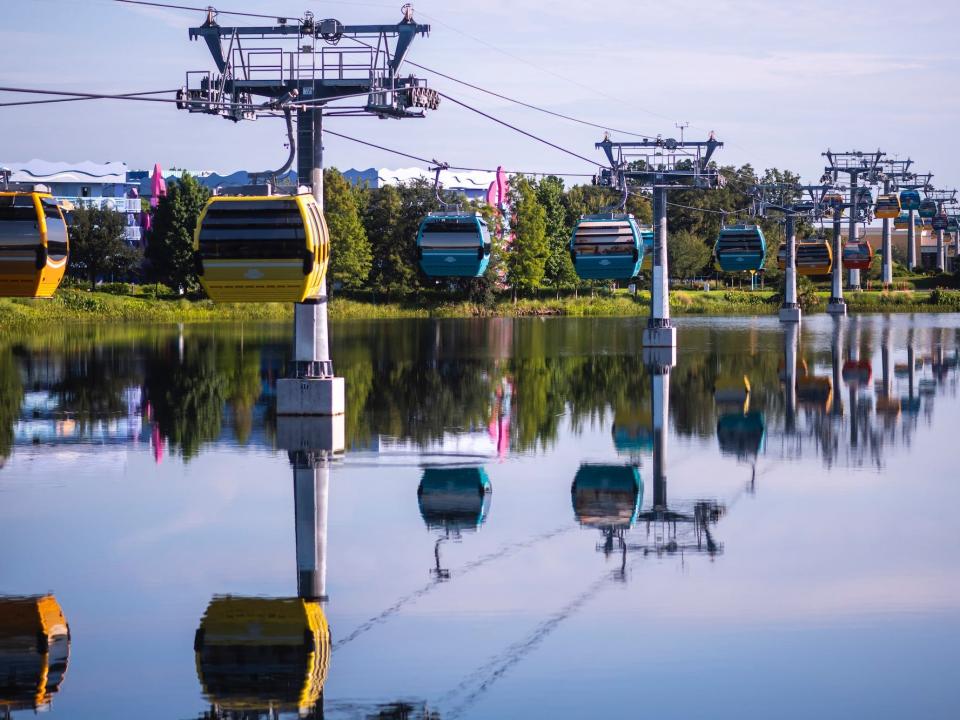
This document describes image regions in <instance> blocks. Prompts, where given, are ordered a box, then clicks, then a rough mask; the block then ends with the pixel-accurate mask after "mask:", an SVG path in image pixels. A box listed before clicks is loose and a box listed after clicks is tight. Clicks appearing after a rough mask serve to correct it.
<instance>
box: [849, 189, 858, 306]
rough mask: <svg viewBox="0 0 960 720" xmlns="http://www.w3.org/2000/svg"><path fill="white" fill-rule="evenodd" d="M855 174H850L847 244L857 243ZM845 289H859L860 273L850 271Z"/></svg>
mask: <svg viewBox="0 0 960 720" xmlns="http://www.w3.org/2000/svg"><path fill="white" fill-rule="evenodd" d="M858 179H859V178H858V177H857V173H855V172H854V173H850V217H849V218H848V219H847V220H848V222H847V225H848V228H847V244H848V245H849V244H850V243H855V242H856V241H857V205H858V204H859V200H860V198H858V197H857V192H858V189H859V186H858V184H857V180H858ZM847 287H848V288H849V289H850V290H859V289H860V271H859V270H851V271H850V273H849V278H848V284H847Z"/></svg>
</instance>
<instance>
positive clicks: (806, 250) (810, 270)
mask: <svg viewBox="0 0 960 720" xmlns="http://www.w3.org/2000/svg"><path fill="white" fill-rule="evenodd" d="M796 253H797V257H796V263H797V274H798V275H826V274H827V273H829V272H830V270H831V269H832V268H833V249H832V248H831V247H830V243H828V242H827V241H826V240H814V241H811V242H798V243H797V244H796ZM777 266H778V267H779V268H780V269H781V270H785V269H786V267H787V244H786V243H780V249H779V250H778V251H777Z"/></svg>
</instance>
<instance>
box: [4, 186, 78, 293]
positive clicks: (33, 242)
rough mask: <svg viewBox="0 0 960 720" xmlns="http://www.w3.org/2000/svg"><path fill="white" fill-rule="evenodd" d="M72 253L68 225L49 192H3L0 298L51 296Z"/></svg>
mask: <svg viewBox="0 0 960 720" xmlns="http://www.w3.org/2000/svg"><path fill="white" fill-rule="evenodd" d="M69 250H70V239H69V236H68V233H67V224H66V221H65V220H64V217H63V212H62V211H61V209H60V207H59V205H58V204H57V202H56V200H54V198H53V196H52V195H51V194H50V193H48V192H37V191H32V190H31V191H22V192H21V191H0V297H26V298H49V297H52V296H53V293H54V292H55V291H56V289H57V287H59V285H60V282H61V281H62V280H63V276H64V273H65V272H66V270H67V260H68V256H69Z"/></svg>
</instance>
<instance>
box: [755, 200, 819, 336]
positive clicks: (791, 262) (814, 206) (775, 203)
mask: <svg viewBox="0 0 960 720" xmlns="http://www.w3.org/2000/svg"><path fill="white" fill-rule="evenodd" d="M826 189H827V187H826V186H825V185H794V184H789V183H778V184H767V185H757V186H755V187H754V188H753V192H754V194H755V195H756V198H757V206H758V207H757V210H758V214H759V215H764V216H765V215H766V214H767V212H768V211H770V210H776V211H778V212H781V213H783V215H784V220H785V226H786V229H785V232H784V239H785V245H786V258H785V263H784V291H783V304H782V305H781V306H780V321H781V322H800V317H801V310H800V304H799V303H798V302H797V224H796V221H797V220H798V219H801V220H802V219H811V220H812V219H815V218H817V217H819V216H820V214H821V213H822V212H823V207H822V201H823V195H824V193H825V192H826ZM803 193H808V194H809V198H810V199H809V200H802V199H801V198H802V197H803Z"/></svg>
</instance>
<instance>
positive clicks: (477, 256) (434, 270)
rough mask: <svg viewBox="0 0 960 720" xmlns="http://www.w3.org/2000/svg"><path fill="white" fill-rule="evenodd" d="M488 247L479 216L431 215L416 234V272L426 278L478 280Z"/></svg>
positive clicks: (469, 214) (487, 240)
mask: <svg viewBox="0 0 960 720" xmlns="http://www.w3.org/2000/svg"><path fill="white" fill-rule="evenodd" d="M491 251H492V245H491V241H490V231H489V229H488V228H487V222H486V221H485V220H484V219H483V217H481V215H480V213H465V212H432V213H430V214H429V215H427V216H426V217H425V218H424V219H423V220H422V221H421V223H420V227H419V229H418V230H417V256H418V258H419V260H420V268H421V269H422V270H423V272H424V274H426V275H428V276H430V277H480V276H482V275H483V273H484V272H485V271H486V269H487V266H488V265H489V264H490V253H491Z"/></svg>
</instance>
